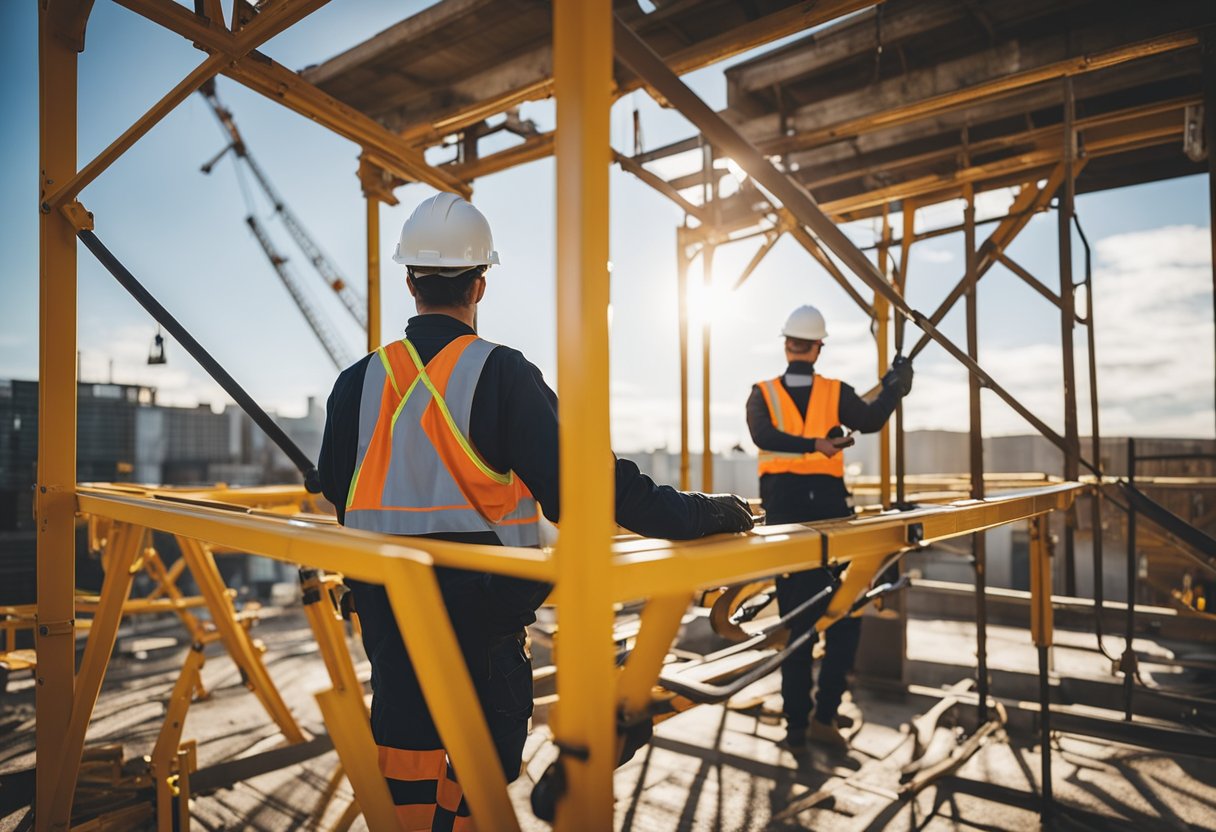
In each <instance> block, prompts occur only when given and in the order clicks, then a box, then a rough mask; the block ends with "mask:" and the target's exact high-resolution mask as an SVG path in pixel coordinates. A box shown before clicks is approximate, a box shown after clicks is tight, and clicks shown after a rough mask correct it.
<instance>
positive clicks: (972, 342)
mask: <svg viewBox="0 0 1216 832" xmlns="http://www.w3.org/2000/svg"><path fill="white" fill-rule="evenodd" d="M963 218H964V222H963V225H964V230H963V239H964V246H965V249H966V250H965V258H966V264H967V294H966V311H967V355H969V356H970V357H971V358H972V359H973V360H977V361H978V360H979V320H978V318H979V312H978V303H977V294H978V288H979V286H978V278H977V274H976V256H975V254H976V252H975V192H974V191H973V190H972V189H971V188H967V204H966V207H965V208H964V209H963ZM968 382H969V383H968V403H969V408H970V417H971V418H970V433H969V435H968V438H969V448H970V459H971V498H972V499H975V500H982V499H983V498H984V430H983V421H982V418H981V417H982V411H981V407H980V385H979V380H978V379H976V377H975V376H970V377H969V378H968ZM987 542H988V541H987V538H986V536H985V534H984V532H976V533H975V534H973V535H972V536H971V555H972V562H973V564H974V566H975V655H976V671H975V672H976V686H977V692H978V695H979V719H980V722H981V723H982V722H987V721H988V594H987V581H988V549H987Z"/></svg>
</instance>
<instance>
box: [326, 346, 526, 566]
mask: <svg viewBox="0 0 1216 832" xmlns="http://www.w3.org/2000/svg"><path fill="white" fill-rule="evenodd" d="M496 346H497V345H496V344H492V343H490V342H489V341H483V340H481V339H480V338H478V337H477V336H476V335H463V336H461V337H459V338H457V339H455V340H454V341H452V342H451V343H449V344H448V345H447V346H446V347H444V348H443V349H442V350H440V352H439V354H438V355H436V356H435V357H434V358H433V359H431V362H430V363H429V364H426V365H425V366H424V365H423V363H422V359H421V358H419V356H418V351H417V350H416V349H414V345H413V344H411V343H410V342H409V341H406V340H402V341H397V342H394V343H392V344H389V345H388V346H386V347H380V349H378V350H377V351H376V353H377V357H378V358H379V361H376V360H374V359H373V360H372V361H369V362H368V365H367V372H366V375H365V376H364V379H363V391H362V398H361V399H360V403H359V450H358V455H357V457H356V460H357V461H356V467H355V474H354V476H353V477H352V478H351V482H350V491H349V493H348V494H347V499H346V525H347V526H349V527H351V528H355V529H364V530H366V531H375V532H385V533H388V534H401V535H424V534H437V533H453V532H464V533H467V532H482V531H492V532H494V533H495V534H497V535H498V538H499V540H500V541H501V542H502V543H503V545H504V546H538V545H539V544H540V538H539V530H538V525H537V522H538V513H537V507H536V501H535V499H533V497H532V494H531V492H530V491H528V487H527V486H526V485H524V484H523V483H522V482H520V480H519V478H518V477H516V476H515V475H514V473H512V472H511V471H508V472H506V473H505V474H504V473H499V472H498V471H495V470H494V469H492V468H490V466H489V465H487V464H486V463H485V461H484V460H482V458H481V457H480V456H479V455H478V453H477V450H476V449H475V448H474V447H473V445H472V443H471V442H470V441H469V438H468V436H469V419H470V416H471V413H472V410H473V392H474V391H475V390H476V389H477V381H478V379H479V378H480V377H481V371H482V369H483V368H484V367H485V363H486V359H487V358H489V357H490V353H491V352H492V351H493V350H494V348H495V347H496Z"/></svg>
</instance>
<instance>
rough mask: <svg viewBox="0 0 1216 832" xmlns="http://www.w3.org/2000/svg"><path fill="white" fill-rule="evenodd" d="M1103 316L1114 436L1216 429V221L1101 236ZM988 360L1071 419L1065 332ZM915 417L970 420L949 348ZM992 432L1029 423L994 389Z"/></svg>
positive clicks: (1080, 377) (1083, 403) (1047, 411)
mask: <svg viewBox="0 0 1216 832" xmlns="http://www.w3.org/2000/svg"><path fill="white" fill-rule="evenodd" d="M1095 253H1096V264H1095V272H1094V278H1093V279H1094V304H1095V307H1096V308H1095V310H1094V317H1095V320H1096V323H1097V329H1096V330H1095V340H1096V353H1097V359H1098V360H1097V364H1098V400H1099V402H1100V403H1101V410H1100V419H1101V429H1102V431H1103V433H1104V434H1106V435H1108V436H1118V435H1136V436H1146V435H1156V436H1207V435H1210V433H1211V430H1212V421H1213V400H1212V380H1213V373H1214V372H1216V368H1214V366H1213V363H1214V362H1213V322H1212V283H1211V280H1212V278H1211V252H1210V247H1209V239H1208V230H1207V229H1206V228H1201V227H1198V226H1193V225H1186V226H1167V227H1163V228H1157V229H1151V230H1148V231H1137V232H1131V233H1127V234H1119V235H1115V236H1112V237H1107V238H1104V239H1102V240H1100V241H1098V243H1097V244H1096V246H1095ZM1074 343H1075V344H1076V378H1077V388H1078V390H1077V398H1078V409H1079V419H1080V425H1081V432H1082V433H1083V434H1087V433H1088V432H1089V418H1088V410H1089V379H1088V375H1087V362H1088V357H1087V354H1086V332H1085V329H1084V327H1080V326H1078V327H1077V329H1076V331H1075V341H1074ZM980 363H981V364H982V365H983V366H984V368H985V369H986V370H988V371H989V372H990V373H991V374H992V376H993V378H995V379H996V380H997V382H998V383H999V384H1001V385H1002V386H1003V387H1004V388H1005V389H1006V390H1008V391H1009V392H1011V393H1012V394H1013V395H1014V396H1015V397H1016V398H1017V399H1018V400H1019V401H1020V402H1021V403H1022V404H1024V405H1025V406H1026V407H1027V408H1028V409H1030V411H1031V412H1033V413H1034V414H1035V415H1037V416H1038V417H1039V418H1041V419H1043V420H1044V421H1045V422H1046V423H1047V424H1048V425H1049V426H1051V427H1052V428H1053V429H1055V430H1057V431H1061V432H1062V431H1063V389H1062V382H1061V372H1062V371H1061V362H1060V350H1059V345H1058V342H1053V343H1032V344H1023V345H1017V346H1012V347H1008V346H1007V347H1002V348H1001V349H999V350H996V349H991V348H988V349H985V348H984V346H983V339H982V338H981V352H980ZM905 411H906V413H907V414H908V420H909V427H915V428H947V429H953V430H966V429H967V420H968V406H967V380H966V376H965V375H964V374H963V372H962V371H961V370H960V369H959V368H958V367H957V366H956V365H954V363H953V362H951V361H948V360H946V359H944V358H942V359H935V360H933V361H932V362H928V361H921V362H919V363H918V365H917V377H916V388H915V390H914V392H913V395H912V399H910V400H909V406H908V407H906V408H905ZM983 419H984V433H985V434H987V435H997V434H1009V433H1026V432H1028V431H1030V430H1032V429H1031V428H1030V427H1029V425H1027V423H1026V422H1025V421H1024V420H1023V419H1022V418H1021V417H1020V416H1018V415H1017V414H1016V413H1014V412H1013V411H1012V410H1011V409H1009V408H1007V407H1005V406H1004V405H1003V404H1002V403H1000V402H999V400H998V399H997V397H996V396H995V394H993V393H991V392H985V394H984V414H983Z"/></svg>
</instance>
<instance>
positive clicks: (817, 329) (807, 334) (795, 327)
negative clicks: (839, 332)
mask: <svg viewBox="0 0 1216 832" xmlns="http://www.w3.org/2000/svg"><path fill="white" fill-rule="evenodd" d="M781 334H782V335H784V336H785V337H786V338H801V339H802V340H803V341H822V340H823V339H824V338H827V337H828V328H827V324H825V323H824V321H823V313H822V312H820V311H819V310H818V309H816V308H815V307H813V306H799V307H798V308H797V309H795V310H794V311H793V312H791V313H790V316H789V318H787V319H786V321H785V327H784V328H782V330H781Z"/></svg>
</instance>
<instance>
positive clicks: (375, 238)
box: [367, 194, 380, 352]
mask: <svg viewBox="0 0 1216 832" xmlns="http://www.w3.org/2000/svg"><path fill="white" fill-rule="evenodd" d="M379 346H380V200H378V199H376V198H375V197H374V196H372V195H371V194H368V195H367V351H368V352H374V351H375V350H376V348H377V347H379Z"/></svg>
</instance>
